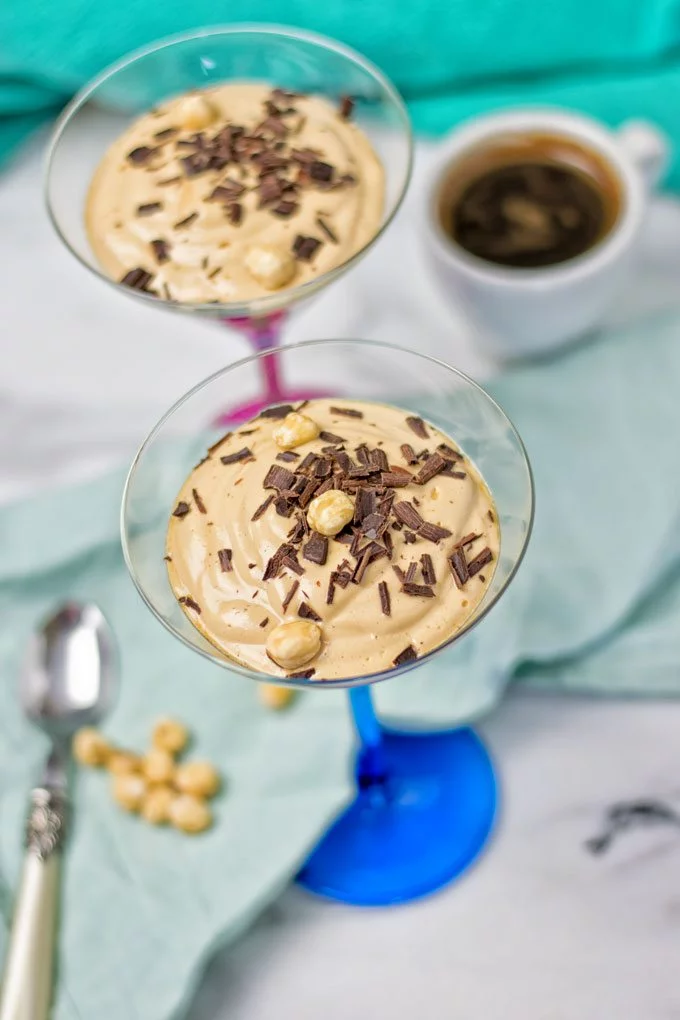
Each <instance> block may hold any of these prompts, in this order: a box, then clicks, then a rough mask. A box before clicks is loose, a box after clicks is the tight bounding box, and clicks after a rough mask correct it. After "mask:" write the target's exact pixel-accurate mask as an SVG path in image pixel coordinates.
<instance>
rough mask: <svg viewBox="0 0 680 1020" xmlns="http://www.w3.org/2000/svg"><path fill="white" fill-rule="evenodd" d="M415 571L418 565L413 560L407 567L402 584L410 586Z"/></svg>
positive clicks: (414, 576)
mask: <svg viewBox="0 0 680 1020" xmlns="http://www.w3.org/2000/svg"><path fill="white" fill-rule="evenodd" d="M417 571H418V564H417V563H416V561H415V560H412V561H411V562H410V563H409V565H408V569H407V570H406V574H405V575H404V584H411V583H412V582H413V581H415V578H416V573H417Z"/></svg>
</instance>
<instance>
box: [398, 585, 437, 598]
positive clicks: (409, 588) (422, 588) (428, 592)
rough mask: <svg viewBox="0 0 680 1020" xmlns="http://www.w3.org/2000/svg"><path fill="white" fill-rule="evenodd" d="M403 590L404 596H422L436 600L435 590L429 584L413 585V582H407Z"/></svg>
mask: <svg viewBox="0 0 680 1020" xmlns="http://www.w3.org/2000/svg"><path fill="white" fill-rule="evenodd" d="M401 590H402V591H403V593H404V595H420V596H422V597H423V598H426V599H433V598H434V590H433V589H432V588H430V586H429V585H428V584H413V583H412V582H411V581H407V582H406V584H404V585H402V588H401Z"/></svg>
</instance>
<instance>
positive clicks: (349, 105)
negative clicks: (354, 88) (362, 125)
mask: <svg viewBox="0 0 680 1020" xmlns="http://www.w3.org/2000/svg"><path fill="white" fill-rule="evenodd" d="M353 110H354V100H353V99H352V97H351V96H341V98H340V109H339V111H338V113H339V115H340V117H341V118H342V120H349V119H350V117H351V116H352V112H353Z"/></svg>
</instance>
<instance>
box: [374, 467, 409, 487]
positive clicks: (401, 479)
mask: <svg viewBox="0 0 680 1020" xmlns="http://www.w3.org/2000/svg"><path fill="white" fill-rule="evenodd" d="M412 481H413V475H410V474H409V473H408V471H383V473H382V474H381V475H380V483H381V485H387V486H390V487H392V488H395V489H398V488H405V487H406V486H407V485H408V484H409V482H412Z"/></svg>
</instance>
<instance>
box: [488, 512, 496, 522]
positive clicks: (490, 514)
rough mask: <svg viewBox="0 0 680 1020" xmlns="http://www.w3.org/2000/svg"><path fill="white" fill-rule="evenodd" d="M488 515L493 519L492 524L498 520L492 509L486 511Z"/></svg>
mask: <svg viewBox="0 0 680 1020" xmlns="http://www.w3.org/2000/svg"><path fill="white" fill-rule="evenodd" d="M486 516H487V517H488V518H489V520H490V521H491V523H492V524H493V522H494V521H495V520H496V518H495V517H494V515H493V511H492V510H487V511H486Z"/></svg>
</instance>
